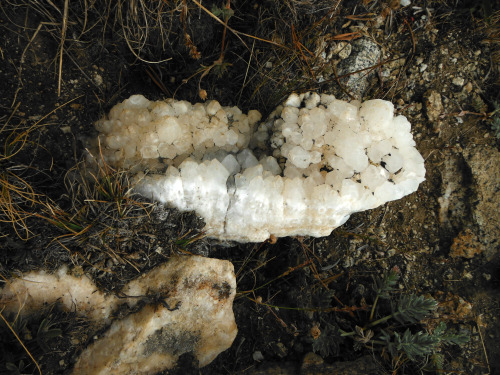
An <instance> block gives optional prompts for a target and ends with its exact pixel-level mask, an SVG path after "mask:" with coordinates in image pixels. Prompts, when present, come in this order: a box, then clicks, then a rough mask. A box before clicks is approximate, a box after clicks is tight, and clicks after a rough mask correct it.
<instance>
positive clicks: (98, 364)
mask: <svg viewBox="0 0 500 375" xmlns="http://www.w3.org/2000/svg"><path fill="white" fill-rule="evenodd" d="M235 293H236V279H235V275H234V268H233V265H232V264H231V263H230V262H228V261H225V260H218V259H209V258H203V257H199V256H190V257H175V258H171V259H170V260H169V261H168V262H167V263H165V264H163V265H161V266H159V267H157V268H155V269H153V270H152V271H150V272H148V273H146V274H143V275H142V276H141V277H139V278H138V279H136V280H133V281H131V282H130V283H128V284H127V285H126V286H125V287H124V288H123V289H122V291H121V293H120V297H121V298H117V297H115V296H106V295H105V294H104V293H102V292H100V291H99V290H98V288H97V287H96V286H95V284H94V283H93V282H92V281H90V280H89V279H87V278H86V277H85V276H84V275H82V276H81V277H75V276H72V275H69V274H67V273H66V270H60V271H59V272H58V273H57V274H56V275H48V274H46V273H45V272H30V273H29V274H27V275H25V276H24V277H23V278H22V279H21V278H19V279H16V280H14V281H12V282H10V283H9V286H8V287H6V288H4V289H3V290H2V291H1V292H0V303H1V304H2V306H3V307H5V309H4V310H3V312H6V311H7V312H9V311H14V312H16V311H17V309H19V301H18V298H17V296H19V297H22V298H20V299H19V300H20V301H22V302H24V303H21V306H25V307H26V309H23V308H21V313H30V312H33V311H36V310H37V309H39V308H41V306H42V305H43V304H45V303H55V302H56V301H57V300H60V301H61V304H60V305H62V307H63V308H65V309H66V310H70V309H71V310H76V313H77V314H79V315H81V316H85V317H87V318H88V319H90V320H92V321H93V323H94V331H95V330H96V329H99V330H100V329H102V327H104V326H105V325H106V324H105V323H107V322H108V320H111V321H112V323H111V326H110V327H109V328H108V329H107V330H106V331H105V332H104V334H103V335H102V336H101V337H99V338H98V339H97V340H96V341H94V342H93V343H92V344H90V346H88V347H87V348H86V349H85V350H84V351H83V353H82V354H81V356H80V357H79V359H78V360H77V363H76V365H75V368H74V371H73V373H74V374H78V375H85V374H115V375H118V374H127V375H128V374H155V373H157V372H159V371H163V370H165V369H171V368H173V367H175V365H176V363H177V360H178V358H179V357H180V356H181V355H183V354H187V355H192V356H193V357H194V359H195V362H196V364H197V365H198V366H199V367H202V366H205V365H207V364H209V363H210V362H211V361H213V360H214V359H215V357H217V355H218V354H219V353H221V352H222V351H224V350H226V349H227V348H229V347H230V346H231V344H232V342H233V340H234V338H235V337H236V333H237V327H236V323H235V320H234V314H233V310H232V305H233V300H234V296H235ZM125 303H126V304H127V305H128V308H129V309H130V311H131V312H130V313H129V314H128V315H126V310H127V306H124V304H125ZM118 308H120V310H121V314H122V315H126V316H125V317H124V318H123V319H119V320H114V321H113V319H112V315H113V312H116V311H117V309H118ZM124 311H125V313H124Z"/></svg>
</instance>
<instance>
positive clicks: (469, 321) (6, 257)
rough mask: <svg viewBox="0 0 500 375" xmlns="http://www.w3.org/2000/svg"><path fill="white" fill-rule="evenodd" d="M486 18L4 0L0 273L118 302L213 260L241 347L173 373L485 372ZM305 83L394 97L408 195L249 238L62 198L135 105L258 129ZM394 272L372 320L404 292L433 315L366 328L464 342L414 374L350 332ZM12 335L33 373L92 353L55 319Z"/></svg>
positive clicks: (491, 88)
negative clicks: (184, 105)
mask: <svg viewBox="0 0 500 375" xmlns="http://www.w3.org/2000/svg"><path fill="white" fill-rule="evenodd" d="M66 6H67V7H66ZM494 6H495V2H494V1H489V0H483V1H481V2H467V1H448V0H436V1H426V2H411V4H410V5H408V6H405V7H403V6H401V5H400V3H399V1H389V2H381V1H369V0H365V1H349V0H345V1H342V0H338V1H335V0H283V1H281V0H265V1H258V2H256V1H246V0H239V1H222V0H220V1H216V0H213V1H208V0H207V1H203V2H201V1H191V0H184V1H181V0H178V1H175V0H172V1H166V0H164V1H149V2H143V1H130V2H114V1H111V0H106V1H102V2H94V1H84V0H75V1H71V2H70V1H63V0H61V1H46V2H45V1H21V0H8V1H3V2H1V4H0V30H1V31H0V35H2V37H1V38H0V82H1V83H0V125H1V135H0V137H1V139H2V143H1V147H2V158H1V160H0V173H1V178H2V196H1V197H0V199H2V202H1V208H2V211H1V213H0V215H1V222H0V228H1V237H0V273H1V275H2V277H8V276H11V275H20V273H22V272H26V271H28V270H32V269H47V270H49V271H52V270H55V269H57V268H58V267H59V266H61V265H62V264H68V265H70V266H72V267H76V268H78V269H81V270H82V271H83V272H85V273H86V274H87V275H89V276H90V277H92V278H93V279H94V280H95V281H96V283H97V284H98V285H99V286H100V287H101V288H103V289H104V290H106V291H108V292H113V291H114V290H118V289H119V288H120V287H121V286H122V285H123V284H124V283H125V282H126V281H127V280H129V279H130V278H133V277H137V276H138V275H139V274H140V273H142V272H145V271H147V270H149V269H151V268H153V267H154V266H155V265H157V264H159V263H161V262H164V261H165V259H166V257H168V255H170V254H172V253H176V252H191V253H196V254H202V255H205V256H210V257H217V258H222V259H228V260H230V261H231V262H233V264H234V265H235V270H236V272H237V274H236V275H237V282H238V294H237V297H236V299H235V302H234V313H235V316H236V322H237V325H238V336H237V337H236V339H235V341H234V343H233V345H232V347H231V348H230V349H228V350H227V351H225V352H223V353H222V354H220V355H219V356H218V357H217V358H216V360H215V361H214V362H212V363H211V364H210V365H208V366H206V367H204V368H202V369H199V370H198V369H196V368H195V366H194V365H193V364H192V363H191V358H190V357H181V362H180V364H179V367H180V368H181V371H182V372H183V373H196V374H197V373H199V374H236V373H248V374H296V373H297V374H298V373H318V374H319V373H325V374H326V373H346V374H347V373H349V374H356V373H360V374H361V373H373V374H377V373H380V374H421V373H424V372H425V373H445V374H495V373H500V347H499V346H498V340H499V339H500V321H499V319H498V316H500V295H499V291H500V290H499V288H500V252H499V251H500V215H499V210H498V208H499V206H500V151H499V148H500V112H496V110H499V109H500V104H499V103H500V98H499V92H500V91H499V83H500V74H499V62H500V60H499V54H500V52H499V46H500V40H499V33H500V25H499V19H500V13H499V12H498V9H495V8H494ZM495 10H496V11H497V12H496V13H495ZM363 54H367V55H366V56H365V57H363V56H364V55H363ZM359 56H361V57H359ZM363 64H364V65H363ZM358 66H359V67H361V68H359V69H358V68H356V69H354V68H353V67H358ZM310 90H313V91H318V92H326V93H330V94H334V95H336V96H337V97H338V98H341V99H346V100H347V99H352V98H359V99H361V98H362V99H372V98H381V99H385V100H390V101H392V102H393V103H394V104H395V106H396V109H397V113H398V114H403V115H405V116H406V117H407V118H408V120H409V121H410V123H411V124H412V133H413V136H414V139H415V140H416V142H417V148H418V150H419V151H420V153H421V154H422V156H423V157H424V159H425V166H426V171H427V172H426V181H425V182H424V183H422V184H421V186H420V187H419V190H418V191H417V192H416V193H414V194H411V195H410V196H407V197H405V198H403V199H401V200H398V201H394V202H390V203H387V204H386V205H384V206H382V207H378V208H376V209H374V210H371V211H367V212H361V213H358V214H355V215H353V216H352V217H351V219H350V220H349V221H348V222H347V223H346V224H344V225H343V226H342V227H340V228H338V229H335V230H334V231H333V232H332V234H331V235H330V236H328V237H324V238H302V237H301V238H281V239H278V241H277V242H276V243H272V242H273V241H267V242H264V243H259V244H234V243H233V244H220V243H217V242H215V241H213V240H210V239H207V238H201V237H202V236H199V237H197V234H199V233H200V231H201V229H202V228H203V223H202V221H201V220H200V219H199V218H197V217H196V216H195V215H194V214H192V213H180V212H177V211H175V210H171V213H170V214H169V219H168V220H166V221H165V220H159V219H158V217H159V216H161V215H162V212H164V210H165V209H164V208H151V207H149V206H147V202H141V203H140V204H138V205H137V206H136V207H135V211H132V213H131V214H130V215H127V216H125V217H123V216H120V217H118V216H117V215H116V212H115V211H113V210H114V209H113V208H110V207H111V206H109V205H108V206H106V205H103V204H100V203H98V204H97V205H95V206H92V209H88V211H83V210H79V208H81V207H87V206H85V204H87V203H85V202H86V201H85V199H83V198H82V197H83V196H82V195H81V192H76V191H75V189H74V186H76V185H78V184H79V183H81V179H82V178H84V177H82V176H84V174H83V172H81V168H82V166H81V164H79V162H81V161H82V160H83V159H84V155H85V147H86V144H87V143H88V140H89V139H90V138H91V137H94V136H95V135H96V132H95V130H94V128H93V123H94V122H95V121H96V120H98V119H99V118H100V117H102V116H103V115H104V114H105V113H106V112H107V111H109V109H110V108H111V107H112V106H113V105H115V104H116V103H118V102H120V101H122V100H124V99H126V98H128V97H129V96H130V95H132V94H143V95H145V96H146V97H148V99H150V100H153V99H155V100H157V99H162V98H166V97H172V96H174V97H175V98H176V99H179V100H180V99H184V100H188V101H191V102H193V103H194V102H199V101H201V100H202V99H203V98H205V96H206V97H207V98H208V99H216V100H218V101H219V102H220V103H221V104H222V105H238V106H239V107H240V108H242V110H249V109H258V110H260V111H261V112H262V113H263V115H264V117H265V116H266V115H267V114H269V113H270V112H271V111H272V109H273V108H274V107H275V106H276V105H278V104H279V103H280V102H281V101H282V100H283V99H284V98H286V96H287V95H289V94H290V93H292V92H305V91H310ZM77 165H79V166H80V167H79V168H75V166H77ZM120 178H123V180H122V183H123V184H124V185H125V184H126V177H124V175H120ZM78 186H79V185H78ZM72 187H73V188H72ZM79 194H80V195H79ZM54 210H55V211H54ZM86 210H87V208H86ZM150 210H152V211H151V213H150V215H149V216H148V215H145V214H144V212H146V211H147V212H150ZM82 212H85V213H86V214H88V215H90V216H92V215H93V216H92V218H90V217H89V218H82V220H83V219H85V220H87V219H88V222H92V226H90V225H89V228H91V229H89V230H88V231H86V232H85V233H84V234H82V233H83V232H81V231H78V230H76V229H72V228H68V227H67V226H65V227H61V226H60V225H59V227H58V226H57V225H55V224H54V223H55V221H54V220H53V216H51V215H54V213H55V215H56V216H59V217H64V218H66V217H67V218H69V219H68V220H69V222H70V223H74V221H72V220H73V219H74V218H75V217H77V218H80V216H79V215H81V214H82ZM86 222H87V221H86ZM188 238H189V239H191V240H190V241H186V239H188ZM109 249H115V250H116V249H118V251H117V253H118V255H116V254H115V255H114V256H113V255H112V251H110V250H109ZM159 249H160V250H159ZM391 270H393V271H394V273H395V274H396V275H397V276H398V277H399V279H398V280H397V282H396V284H395V285H394V290H393V291H391V293H390V298H389V299H380V300H379V302H378V306H377V309H376V314H377V317H383V316H385V315H388V314H390V313H391V312H392V309H393V308H394V304H395V303H396V301H398V300H399V299H400V298H401V296H403V295H408V294H412V293H413V294H417V295H421V296H425V297H432V298H434V299H435V300H436V301H437V302H438V307H437V310H436V311H435V312H434V313H433V314H431V315H430V316H429V317H428V318H426V319H425V320H420V321H418V322H416V323H414V324H411V325H407V326H404V325H401V324H400V323H398V322H392V323H390V322H388V323H385V324H384V325H381V326H378V327H374V328H373V330H372V331H371V333H372V334H374V335H375V338H376V337H377V335H380V334H382V329H383V330H385V331H386V332H389V333H391V334H394V332H397V333H399V334H400V335H402V334H403V333H404V332H405V330H406V329H407V328H408V329H409V330H410V331H411V332H413V333H415V332H417V331H419V330H421V331H422V332H427V333H433V332H434V331H435V330H436V329H437V328H436V327H438V325H439V323H442V322H444V323H445V324H446V326H447V329H448V331H447V332H449V333H450V334H462V335H464V336H467V337H468V338H469V340H468V342H467V343H465V344H461V345H451V344H450V345H444V344H443V345H440V346H439V347H438V348H437V349H436V350H435V352H434V355H432V356H431V355H423V356H417V357H416V358H415V360H414V361H411V360H410V359H409V358H408V356H407V355H405V354H404V353H402V352H401V351H396V352H395V353H391V352H390V350H389V349H388V348H387V347H384V346H383V345H379V344H376V343H375V344H374V343H373V340H370V337H368V338H366V336H365V337H364V336H363V335H367V334H368V333H369V332H368V331H367V330H365V331H363V332H361V333H360V332H357V331H356V327H363V326H366V325H367V324H368V322H370V318H369V315H370V310H371V308H372V306H373V304H374V300H375V297H376V293H375V292H374V286H373V285H374V280H376V279H377V278H378V279H380V278H382V277H383V275H386V274H388V273H389V272H390V271H391ZM0 308H1V306H0ZM44 319H45V320H47V321H49V322H50V324H49V327H50V328H48V329H47V330H48V331H49V332H51V333H52V334H49V335H48V336H47V337H48V338H47V340H46V343H45V344H44V345H40V342H38V343H37V340H35V339H34V338H33V337H34V333H35V332H36V331H37V330H39V327H40V325H41V322H42V321H44ZM51 330H52V331H51ZM0 332H1V337H2V338H1V339H0V340H1V343H0V344H1V346H0V349H1V350H0V373H2V374H3V373H6V374H7V373H9V374H15V373H23V374H24V373H30V374H31V373H38V370H37V369H36V367H35V366H34V365H33V362H32V360H31V359H30V357H29V356H27V355H26V351H25V350H23V348H22V347H21V346H19V341H20V340H18V339H16V337H14V336H13V335H12V332H11V330H9V329H7V327H6V326H1V327H0ZM18 332H24V336H22V337H20V339H21V341H23V342H25V344H26V346H27V347H28V349H29V350H30V352H31V354H32V355H33V356H34V357H36V360H37V361H38V363H39V364H40V366H41V369H42V372H43V373H44V374H62V373H69V372H70V371H71V368H72V366H73V364H74V363H75V360H76V358H77V356H78V354H79V353H80V352H81V351H82V349H83V348H84V347H85V346H86V345H87V344H88V343H89V342H90V341H91V340H92V337H91V335H89V334H88V332H89V327H88V324H87V323H86V322H85V321H82V320H80V319H75V318H74V316H72V315H71V314H64V313H61V312H58V311H57V309H56V308H55V307H54V306H50V307H47V310H46V311H42V312H40V316H37V317H32V318H30V319H28V320H26V321H25V326H24V327H18ZM345 332H353V334H352V335H351V334H349V335H343V334H342V333H345ZM30 333H31V334H33V335H31V336H30ZM311 352H315V353H316V356H312V355H311V354H309V353H311ZM2 357H3V358H2ZM363 361H364V362H363ZM339 363H343V365H342V366H346V369H347V370H345V371H347V372H340V371H344V370H341V365H340V364H339ZM367 363H368V364H367ZM13 366H14V367H13ZM308 366H309V367H308ZM311 366H312V367H311ZM332 366H333V367H332ZM335 366H337V367H335ZM363 366H365V367H363ZM308 368H309V370H308ZM313 368H314V371H316V372H314V371H313V370H312V369H313ZM362 369H364V370H362ZM367 369H368V370H367ZM190 371H191V372H190ZM307 371H309V372H307ZM335 371H337V372H335ZM363 371H364V372H363ZM165 373H168V372H165Z"/></svg>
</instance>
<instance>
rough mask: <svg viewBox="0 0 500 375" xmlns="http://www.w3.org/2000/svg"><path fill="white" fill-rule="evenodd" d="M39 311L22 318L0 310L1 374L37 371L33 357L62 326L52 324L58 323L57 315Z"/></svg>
mask: <svg viewBox="0 0 500 375" xmlns="http://www.w3.org/2000/svg"><path fill="white" fill-rule="evenodd" d="M43 315H46V314H42V316H41V317H30V318H26V317H22V316H15V315H14V314H10V315H7V316H4V315H2V314H1V313H0V318H1V319H0V373H1V374H28V373H29V374H32V373H41V369H40V366H39V365H38V363H37V360H38V359H39V358H40V357H42V356H43V355H44V354H45V353H48V352H50V351H51V350H52V349H53V348H52V349H51V346H53V345H54V343H56V342H57V340H56V339H57V338H59V339H60V338H61V337H62V336H63V333H62V330H61V329H60V328H56V327H55V326H56V325H57V324H59V325H60V322H59V323H58V320H57V318H56V317H55V316H54V315H53V314H49V315H48V316H47V317H44V316H43ZM33 333H35V334H33Z"/></svg>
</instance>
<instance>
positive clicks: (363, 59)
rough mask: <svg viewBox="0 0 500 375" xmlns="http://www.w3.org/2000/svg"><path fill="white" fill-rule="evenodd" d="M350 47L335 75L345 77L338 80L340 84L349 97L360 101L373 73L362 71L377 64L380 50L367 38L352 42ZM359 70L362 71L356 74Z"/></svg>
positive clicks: (372, 71) (369, 70)
mask: <svg viewBox="0 0 500 375" xmlns="http://www.w3.org/2000/svg"><path fill="white" fill-rule="evenodd" d="M351 46H352V52H351V54H350V55H349V57H348V58H346V59H344V60H342V61H341V62H340V63H339V65H338V68H337V74H338V75H339V77H340V76H345V75H347V76H346V77H343V78H340V83H341V84H342V85H343V86H344V88H345V89H347V91H348V92H350V93H351V95H353V96H354V97H355V98H356V99H358V100H361V99H362V97H363V95H364V93H365V91H366V89H367V88H368V84H369V81H368V80H369V78H370V77H371V76H372V75H373V74H374V73H375V69H367V70H363V69H366V68H370V67H374V66H375V65H377V64H378V63H379V59H380V49H379V48H378V46H377V45H376V44H375V43H374V42H372V41H371V40H370V39H367V38H362V39H358V40H356V41H354V42H352V43H351ZM360 70H363V71H362V72H358V71H360ZM354 72H358V73H354ZM350 73H352V74H350Z"/></svg>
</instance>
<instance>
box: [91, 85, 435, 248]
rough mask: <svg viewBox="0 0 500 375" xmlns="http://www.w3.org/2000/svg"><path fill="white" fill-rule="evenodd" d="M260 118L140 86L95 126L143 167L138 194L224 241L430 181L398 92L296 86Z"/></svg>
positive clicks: (321, 216)
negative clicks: (399, 111)
mask: <svg viewBox="0 0 500 375" xmlns="http://www.w3.org/2000/svg"><path fill="white" fill-rule="evenodd" d="M259 120H260V114H259V113H258V112H257V111H250V112H249V113H248V114H247V115H245V114H243V113H242V112H241V110H239V109H238V108H236V107H231V108H230V107H221V106H220V104H219V103H217V102H215V101H210V102H207V103H205V104H201V103H198V104H194V105H192V104H190V103H188V102H185V101H174V100H171V99H169V100H166V101H159V102H151V101H149V100H147V99H146V98H144V97H143V96H140V95H134V96H132V97H131V98H129V99H127V100H125V101H124V102H123V103H120V104H118V105H117V106H115V107H114V108H113V109H112V110H111V112H110V115H109V117H108V118H105V119H102V120H101V121H99V122H98V123H97V125H96V128H97V129H98V130H99V131H100V132H101V135H100V145H101V148H102V154H103V156H104V157H105V159H106V161H107V162H108V163H110V164H112V165H116V166H123V167H126V168H130V169H131V171H132V172H133V173H137V174H136V176H137V178H136V181H137V185H136V187H135V188H136V191H137V192H139V193H140V194H142V195H144V196H147V197H151V198H153V199H155V200H158V201H160V202H163V203H166V204H170V205H172V206H175V207H177V208H178V209H180V210H194V211H196V212H197V213H198V214H199V215H200V216H201V217H202V218H203V219H204V220H205V223H206V227H205V230H206V233H207V234H208V235H209V236H211V237H215V238H219V239H221V240H235V241H240V242H257V241H263V240H266V239H267V238H269V237H270V236H271V235H274V236H276V237H281V236H293V235H310V236H317V237H319V236H325V235H328V234H330V233H331V231H332V230H333V229H334V228H336V227H338V226H340V225H342V224H343V223H345V222H346V220H347V219H348V218H349V216H350V215H351V214H352V213H353V212H358V211H362V210H367V209H371V208H375V207H377V206H379V205H381V204H384V203H386V202H388V201H391V200H396V199H400V198H402V197H403V196H405V195H408V194H410V193H412V192H414V191H416V190H417V188H418V185H419V184H420V183H421V182H422V181H424V179H425V178H424V176H425V168H424V160H423V158H422V156H421V155H420V154H419V152H418V151H417V149H416V148H415V142H414V141H413V137H412V135H411V132H410V123H409V122H408V121H407V119H406V118H405V117H404V116H396V117H395V116H394V106H393V105H392V103H390V102H387V101H383V100H378V99H377V100H369V101H367V102H364V103H362V104H361V103H360V102H357V101H353V102H351V103H347V102H344V101H340V100H337V99H335V98H334V97H333V96H332V95H325V94H322V95H319V94H317V93H306V94H301V95H297V94H292V95H291V96H290V97H289V98H288V99H287V100H286V101H285V103H284V104H282V105H280V106H279V107H278V108H276V109H275V111H274V112H273V113H272V114H271V115H270V116H269V118H268V120H267V121H265V122H263V123H258V122H259ZM146 170H147V171H148V173H142V172H140V171H146Z"/></svg>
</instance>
